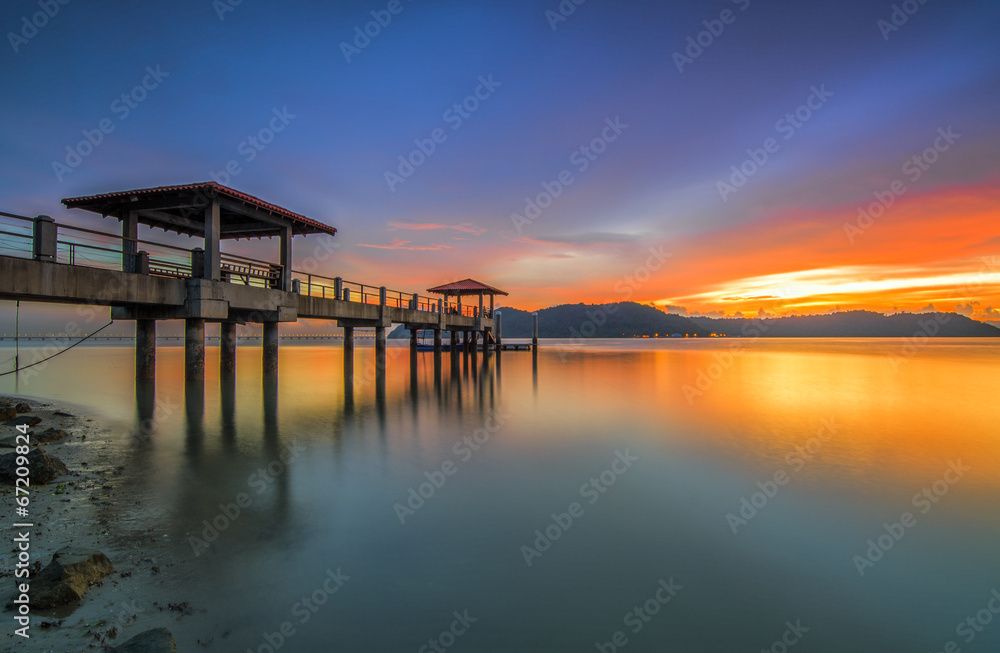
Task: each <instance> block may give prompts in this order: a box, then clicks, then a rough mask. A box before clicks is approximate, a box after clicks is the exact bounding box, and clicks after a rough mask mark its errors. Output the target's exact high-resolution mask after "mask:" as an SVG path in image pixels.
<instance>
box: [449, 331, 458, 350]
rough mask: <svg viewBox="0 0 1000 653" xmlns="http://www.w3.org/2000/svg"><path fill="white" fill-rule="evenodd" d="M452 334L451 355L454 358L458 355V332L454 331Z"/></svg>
mask: <svg viewBox="0 0 1000 653" xmlns="http://www.w3.org/2000/svg"><path fill="white" fill-rule="evenodd" d="M450 333H451V355H452V356H454V355H455V354H457V353H458V331H455V330H454V329H452V330H451V331H450Z"/></svg>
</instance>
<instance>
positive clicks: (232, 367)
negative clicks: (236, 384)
mask: <svg viewBox="0 0 1000 653" xmlns="http://www.w3.org/2000/svg"><path fill="white" fill-rule="evenodd" d="M219 373H220V375H221V376H222V378H231V377H234V376H236V323H235V322H223V323H222V324H220V325H219Z"/></svg>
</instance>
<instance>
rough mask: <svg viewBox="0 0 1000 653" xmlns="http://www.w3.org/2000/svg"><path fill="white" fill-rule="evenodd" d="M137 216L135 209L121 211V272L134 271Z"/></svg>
mask: <svg viewBox="0 0 1000 653" xmlns="http://www.w3.org/2000/svg"><path fill="white" fill-rule="evenodd" d="M138 237H139V216H137V215H136V213H135V211H125V212H124V213H122V272H135V253H136V251H138V249H139V243H137V242H136V239H137V238H138Z"/></svg>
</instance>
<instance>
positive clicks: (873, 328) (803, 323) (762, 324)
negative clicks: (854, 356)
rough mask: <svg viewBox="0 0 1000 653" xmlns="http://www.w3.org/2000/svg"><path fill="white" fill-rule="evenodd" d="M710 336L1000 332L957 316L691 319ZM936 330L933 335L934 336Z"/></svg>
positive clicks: (844, 314) (870, 314)
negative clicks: (757, 333) (749, 332)
mask: <svg viewBox="0 0 1000 653" xmlns="http://www.w3.org/2000/svg"><path fill="white" fill-rule="evenodd" d="M690 319H691V321H692V322H694V323H695V324H698V325H699V326H701V327H703V328H705V329H708V330H709V331H710V332H711V333H716V334H719V335H726V336H739V335H745V334H746V333H748V331H749V330H751V329H753V328H755V327H754V325H756V328H758V329H759V330H760V331H761V333H760V335H761V336H763V337H768V338H906V337H910V336H913V335H916V334H918V333H919V332H921V331H922V332H923V333H925V334H926V335H928V336H938V337H949V338H980V337H984V338H995V337H998V336H1000V329H998V328H996V327H994V326H992V325H989V324H985V323H983V322H977V321H976V320H973V319H970V318H967V317H965V316H964V315H959V314H957V313H896V314H895V315H883V314H882V313H874V312H872V311H844V312H841V313H829V314H827V315H796V316H791V317H778V318H768V319H763V320H752V319H738V318H722V319H720V318H710V317H692V318H690ZM932 331H934V333H931V332H932Z"/></svg>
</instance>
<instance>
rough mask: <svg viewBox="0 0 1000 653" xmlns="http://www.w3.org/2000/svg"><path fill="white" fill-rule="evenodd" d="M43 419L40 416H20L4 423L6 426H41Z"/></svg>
mask: <svg viewBox="0 0 1000 653" xmlns="http://www.w3.org/2000/svg"><path fill="white" fill-rule="evenodd" d="M41 423H42V418H41V417H39V416H38V415H18V416H17V417H15V418H13V419H9V420H7V421H6V422H4V423H3V424H4V426H21V425H25V426H35V425H36V424H41Z"/></svg>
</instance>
